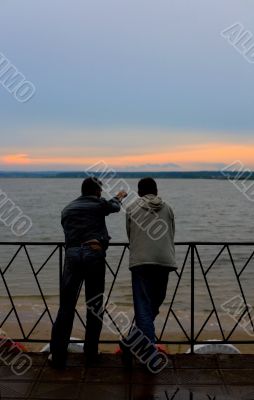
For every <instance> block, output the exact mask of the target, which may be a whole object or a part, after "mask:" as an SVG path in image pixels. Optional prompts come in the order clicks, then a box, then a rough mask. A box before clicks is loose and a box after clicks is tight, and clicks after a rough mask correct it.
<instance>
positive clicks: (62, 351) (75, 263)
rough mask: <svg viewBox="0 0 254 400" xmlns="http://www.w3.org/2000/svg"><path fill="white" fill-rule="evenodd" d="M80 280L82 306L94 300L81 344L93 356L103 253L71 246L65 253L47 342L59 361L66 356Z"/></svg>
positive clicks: (98, 324)
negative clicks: (56, 305) (58, 293)
mask: <svg viewBox="0 0 254 400" xmlns="http://www.w3.org/2000/svg"><path fill="white" fill-rule="evenodd" d="M83 281H85V295H86V303H88V302H89V301H91V299H93V298H94V297H96V302H95V303H94V304H93V312H92V311H91V309H90V308H88V309H87V314H86V335H85V345H84V350H85V351H86V352H88V353H90V354H95V353H97V352H98V343H99V338H100V333H101V329H102V317H103V315H102V308H103V293H104V287H105V252H104V251H98V250H92V249H91V248H90V247H89V246H84V247H72V248H69V249H67V250H66V255H65V265H64V273H63V279H62V285H61V296H60V308H59V311H58V314H57V318H56V321H55V323H54V325H53V328H52V335H51V343H50V350H51V353H52V355H53V356H54V357H56V358H59V359H62V360H64V359H65V358H66V356H67V348H68V344H69V340H70V336H71V331H72V326H73V320H74V316H75V307H76V303H77V300H78V295H79V292H80V289H81V286H82V284H83ZM95 314H96V315H95ZM97 315H98V316H97Z"/></svg>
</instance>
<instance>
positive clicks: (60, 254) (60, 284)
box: [59, 244, 63, 304]
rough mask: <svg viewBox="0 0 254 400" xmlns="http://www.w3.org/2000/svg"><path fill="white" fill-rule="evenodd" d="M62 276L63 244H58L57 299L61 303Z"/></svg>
mask: <svg viewBox="0 0 254 400" xmlns="http://www.w3.org/2000/svg"><path fill="white" fill-rule="evenodd" d="M62 278H63V245H62V244H60V245H59V300H60V304H61V292H62V290H61V288H62Z"/></svg>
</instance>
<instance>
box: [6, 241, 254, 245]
mask: <svg viewBox="0 0 254 400" xmlns="http://www.w3.org/2000/svg"><path fill="white" fill-rule="evenodd" d="M3 245H5V246H11V245H13V246H14V245H15V246H20V245H22V246H28V245H32V246H48V245H52V246H64V245H65V243H64V242H0V246H3ZM128 245H129V243H128V242H111V243H109V246H128ZM175 245H176V246H190V245H195V246H203V245H204V246H206V245H207V246H220V245H221V246H223V245H229V246H254V242H225V241H221V242H175Z"/></svg>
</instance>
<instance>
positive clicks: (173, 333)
mask: <svg viewBox="0 0 254 400" xmlns="http://www.w3.org/2000/svg"><path fill="white" fill-rule="evenodd" d="M0 309H1V318H0V320H1V321H2V320H3V319H4V316H5V315H7V313H8V311H9V310H10V306H9V305H8V304H6V303H3V302H1V308H0ZM16 309H17V314H18V316H19V318H20V320H21V323H22V327H23V329H24V333H25V335H26V336H28V335H29V333H30V332H31V330H32V328H33V326H34V324H35V323H36V322H37V321H38V319H39V318H40V316H41V314H42V313H43V311H44V310H45V305H44V304H28V303H27V301H26V302H23V303H22V302H21V303H20V302H19V304H18V305H16ZM77 310H78V312H79V314H80V316H81V317H82V318H83V317H84V316H85V312H86V309H85V306H84V305H81V304H79V305H78V306H77ZM49 311H50V313H51V316H52V319H53V321H54V319H55V317H56V314H57V311H58V305H56V304H49ZM119 311H120V312H121V313H122V314H123V315H124V316H125V318H128V320H129V321H130V322H131V321H132V319H133V310H132V309H130V308H129V307H128V308H127V307H124V306H121V307H119V308H118V309H117V310H115V312H114V313H112V316H113V317H114V318H115V317H116V315H117V313H119ZM166 314H167V310H166V309H165V308H162V312H161V313H160V315H159V316H158V317H157V319H156V329H157V335H160V333H161V330H162V327H163V324H164V321H165V317H166ZM177 316H178V318H179V321H180V322H181V324H182V325H183V327H184V329H185V330H186V332H187V334H188V335H190V314H189V312H188V311H187V310H186V312H180V311H178V312H177ZM205 319H206V315H202V314H200V315H196V319H195V321H196V325H195V332H196V334H197V333H198V332H199V330H200V328H201V327H202V325H203V323H204V321H205ZM107 321H108V319H106V321H105V322H106V323H105V324H104V326H103V330H102V335H101V340H116V341H117V340H118V339H119V338H120V335H119V333H118V332H117V331H116V330H115V329H114V330H113V332H114V333H112V329H113V328H114V327H113V326H112V324H111V325H110V324H107ZM222 321H223V330H224V334H225V336H227V335H228V334H229V333H230V332H231V330H232V328H233V326H234V324H235V321H232V319H230V317H228V316H223V319H222ZM51 327H52V323H51V321H50V318H49V316H48V315H47V314H45V315H44V317H43V318H42V319H41V320H40V322H39V324H38V325H37V326H36V328H35V329H34V331H33V332H32V334H31V335H30V338H31V339H33V340H38V339H43V340H45V341H46V342H49V340H50V335H51ZM2 330H3V331H4V332H5V333H6V335H7V336H8V337H10V338H12V339H21V338H22V337H23V335H22V332H21V330H20V327H19V325H18V323H17V319H16V316H15V314H14V313H13V312H12V314H11V315H10V316H9V318H8V319H7V321H6V322H5V324H4V326H3V327H2ZM84 331H85V330H84V327H83V325H82V324H81V322H80V321H79V319H78V318H77V317H76V318H75V322H74V328H73V332H72V336H73V337H75V338H79V339H81V340H83V338H84ZM212 339H217V340H222V336H221V334H220V331H219V326H218V323H217V321H216V320H215V318H213V319H211V320H210V321H209V322H208V324H207V325H206V327H205V329H204V331H203V332H202V335H200V337H199V340H212ZM162 340H165V341H180V340H186V337H185V336H184V333H183V332H182V331H181V329H180V327H179V326H178V324H177V322H176V320H175V319H174V318H173V316H170V318H169V320H168V323H167V325H166V329H165V332H164V335H163V337H162ZM231 340H244V341H248V340H253V336H251V335H250V334H248V331H244V330H243V329H242V328H241V327H238V328H237V329H236V331H235V332H234V334H233V336H232V337H231ZM44 345H45V344H43V343H26V344H25V346H26V348H27V350H29V351H40V350H41V349H42V347H43V346H44ZM235 346H236V347H237V348H238V349H239V350H240V352H241V353H245V354H254V345H251V344H244V345H235ZM189 347H190V346H189V345H182V344H179V345H166V349H167V351H168V352H169V353H172V354H174V353H184V352H186V351H187V350H188V349H189ZM116 348H117V345H105V344H102V345H101V351H103V352H114V351H115V350H116Z"/></svg>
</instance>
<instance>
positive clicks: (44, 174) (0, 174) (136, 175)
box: [0, 171, 254, 180]
mask: <svg viewBox="0 0 254 400" xmlns="http://www.w3.org/2000/svg"><path fill="white" fill-rule="evenodd" d="M101 175H102V174H101V173H96V172H95V173H94V176H100V177H102V178H104V179H109V178H116V179H140V178H142V177H145V176H151V177H153V178H157V179H215V180H228V179H232V180H234V179H237V180H254V172H252V173H251V174H250V173H249V172H237V171H224V173H222V172H221V171H184V172H180V171H174V172H173V171H136V172H129V171H118V172H116V173H115V175H114V176H113V175H112V174H110V173H107V174H105V175H103V176H101ZM87 176H88V174H87V173H86V172H82V171H38V172H36V171H31V172H25V171H0V178H37V179H38V178H47V179H67V178H70V179H75V178H78V179H84V178H86V177H87Z"/></svg>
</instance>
